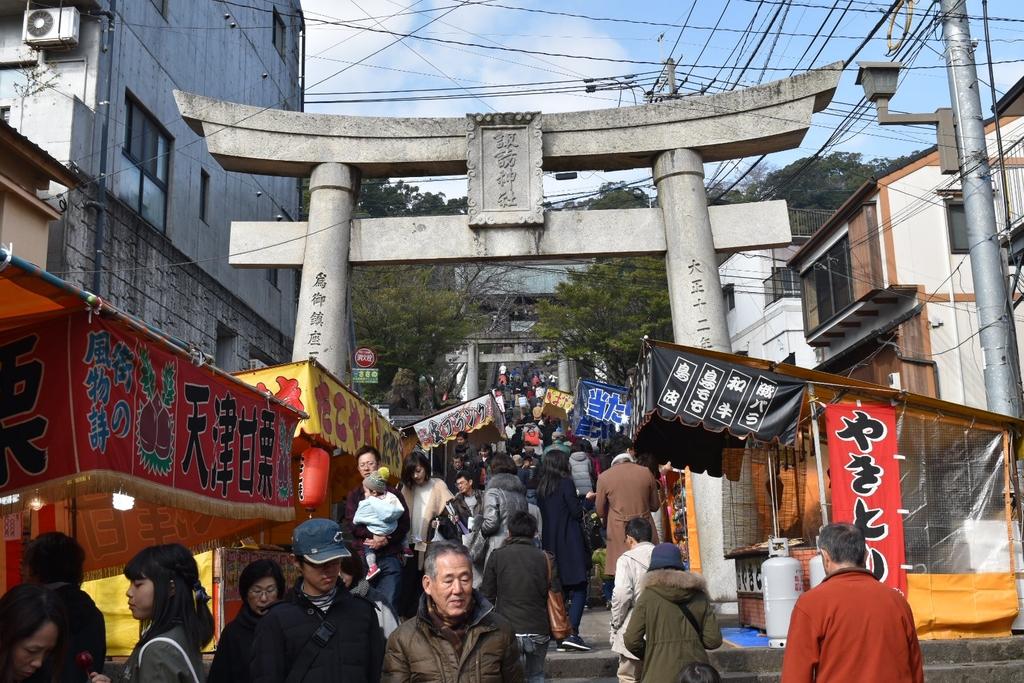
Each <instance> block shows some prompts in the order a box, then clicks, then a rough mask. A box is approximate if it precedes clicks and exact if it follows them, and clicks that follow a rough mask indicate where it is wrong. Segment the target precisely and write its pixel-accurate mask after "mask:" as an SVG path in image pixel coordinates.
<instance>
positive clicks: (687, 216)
mask: <svg viewBox="0 0 1024 683" xmlns="http://www.w3.org/2000/svg"><path fill="white" fill-rule="evenodd" d="M654 184H655V186H656V187H657V188H658V204H659V205H660V206H661V211H662V217H663V220H664V223H665V246H666V251H665V270H666V274H667V275H668V298H669V305H670V306H671V309H672V335H673V336H674V337H675V341H676V343H677V344H687V345H689V346H699V347H701V348H706V349H714V350H716V351H725V352H730V351H731V350H732V346H731V344H730V342H729V327H728V324H727V322H726V316H725V301H724V297H723V296H722V284H721V282H720V281H719V278H718V261H717V260H716V258H715V247H714V240H713V236H712V231H711V217H710V215H709V214H708V204H707V191H706V190H705V189H704V161H703V159H702V158H701V155H700V154H699V153H698V152H695V151H693V150H690V149H674V150H670V151H668V152H664V153H663V154H661V155H659V156H658V157H657V158H656V159H655V161H654ZM685 447H686V445H685V444H680V448H685ZM692 483H693V501H688V504H692V505H694V508H695V512H696V515H697V533H698V535H699V537H700V567H701V574H702V575H703V576H704V578H705V580H706V581H707V583H708V592H709V594H710V595H711V596H712V597H713V598H716V599H722V598H723V597H727V596H728V597H731V596H733V595H735V591H736V576H735V561H734V560H727V559H725V552H724V546H725V543H724V535H723V519H722V504H721V501H722V480H721V478H715V477H711V476H708V475H707V474H694V475H692ZM725 604H726V605H730V606H735V603H732V602H726V603H725Z"/></svg>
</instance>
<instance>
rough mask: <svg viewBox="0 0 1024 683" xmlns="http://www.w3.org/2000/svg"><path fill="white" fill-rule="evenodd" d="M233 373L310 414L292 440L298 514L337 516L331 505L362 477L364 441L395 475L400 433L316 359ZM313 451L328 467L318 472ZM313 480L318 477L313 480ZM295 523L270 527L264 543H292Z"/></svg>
mask: <svg viewBox="0 0 1024 683" xmlns="http://www.w3.org/2000/svg"><path fill="white" fill-rule="evenodd" d="M235 377H237V378H238V379H240V380H242V381H243V382H245V383H246V384H248V385H251V386H253V387H255V388H256V389H258V390H259V391H262V392H269V393H272V394H273V395H274V396H276V397H277V398H279V399H280V400H282V401H284V402H286V403H288V404H289V405H291V406H293V407H295V408H296V409H298V410H302V411H304V412H305V413H306V414H307V415H308V417H306V418H305V419H303V420H300V421H299V423H298V424H297V425H296V427H295V438H294V440H293V441H292V452H291V455H292V468H293V472H292V474H293V476H294V478H295V481H296V482H299V483H300V486H301V488H302V493H301V494H300V495H298V496H296V499H295V512H296V518H298V519H306V518H308V517H310V516H313V517H333V518H335V519H337V515H336V514H333V511H332V509H331V506H332V505H334V504H337V503H339V502H340V501H343V500H344V498H345V496H346V495H348V492H349V491H351V490H352V489H353V488H354V487H355V486H356V485H357V484H359V482H360V481H361V477H359V472H358V471H357V470H356V462H355V458H354V457H353V456H354V455H355V453H356V451H357V450H358V449H359V448H360V447H362V446H364V445H370V446H374V447H375V448H376V449H377V450H378V451H380V454H381V461H382V462H381V464H382V465H386V466H387V467H388V468H389V469H390V470H391V472H392V474H393V475H395V476H397V474H398V471H399V469H400V468H401V460H402V452H401V435H400V434H399V431H398V430H397V429H396V428H395V427H394V426H392V424H391V423H390V422H389V421H388V419H387V418H385V417H384V416H383V415H382V414H381V413H380V411H378V410H377V409H376V408H374V407H373V406H372V405H370V404H369V403H368V402H367V401H366V400H365V399H363V398H362V397H361V396H359V395H358V394H356V393H355V392H354V391H352V390H351V389H349V388H348V387H347V386H345V385H344V384H343V383H342V382H341V380H339V379H338V378H337V377H335V376H334V375H332V374H331V373H330V372H328V371H327V369H326V368H324V367H323V366H322V365H320V363H318V362H317V361H316V360H313V359H310V360H304V361H298V362H294V363H284V364H282V365H273V366H270V367H265V368H260V369H258V370H248V371H245V372H238V373H235ZM311 449H316V450H318V451H320V452H321V453H322V454H323V457H324V458H325V459H324V460H323V466H324V467H326V468H327V469H326V470H325V471H323V472H321V471H319V465H318V464H317V463H313V462H312V458H311V456H314V455H315V456H319V455H321V453H314V452H312V451H311ZM304 456H305V462H304V460H303V458H304ZM314 470H317V471H314ZM321 475H322V477H321ZM313 478H315V479H317V481H312V479H313ZM324 483H326V486H325V485H324ZM293 526H294V525H293V524H284V525H277V526H275V527H273V528H269V529H266V530H265V532H266V533H265V535H264V537H263V541H264V542H266V543H274V544H287V543H291V532H292V527H293Z"/></svg>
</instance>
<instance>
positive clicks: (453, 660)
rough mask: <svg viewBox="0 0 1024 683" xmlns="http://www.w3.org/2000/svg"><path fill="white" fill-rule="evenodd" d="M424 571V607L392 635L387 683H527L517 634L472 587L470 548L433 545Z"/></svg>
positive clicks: (387, 653)
mask: <svg viewBox="0 0 1024 683" xmlns="http://www.w3.org/2000/svg"><path fill="white" fill-rule="evenodd" d="M424 572H425V574H424V576H423V590H424V595H423V597H422V598H420V607H419V611H418V612H417V614H416V616H415V617H414V618H412V619H409V620H408V621H406V622H405V623H403V624H402V625H401V626H399V627H398V629H397V630H396V631H395V632H394V633H392V634H391V637H390V638H389V639H388V646H387V649H386V650H385V653H384V675H383V677H382V678H381V681H382V683H412V681H416V682H417V683H421V682H428V683H429V682H431V681H438V682H440V681H449V682H452V683H523V669H522V665H521V664H520V661H519V646H518V644H517V641H516V636H515V634H514V633H513V632H512V629H511V627H510V626H509V625H508V622H506V621H505V620H504V619H502V618H501V617H500V616H498V615H497V614H496V613H495V612H494V607H493V606H492V605H491V603H490V602H488V601H487V598H485V597H484V596H483V595H481V594H480V593H478V592H477V591H474V590H473V561H472V560H471V559H470V556H469V551H468V550H467V549H466V547H465V546H463V545H459V544H457V543H452V542H450V541H439V542H436V543H431V544H430V546H429V547H428V549H427V555H426V560H425V562H424ZM439 669H440V670H439Z"/></svg>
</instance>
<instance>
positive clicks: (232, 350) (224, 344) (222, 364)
mask: <svg viewBox="0 0 1024 683" xmlns="http://www.w3.org/2000/svg"><path fill="white" fill-rule="evenodd" d="M237 352H238V335H237V334H235V331H234V330H232V329H231V328H229V327H227V326H226V325H224V324H223V323H220V322H218V323H217V349H216V352H215V353H216V355H215V360H216V363H217V367H218V368H220V369H221V370H225V371H227V372H234V371H235V370H240V369H241V368H238V367H237V365H238V353H237Z"/></svg>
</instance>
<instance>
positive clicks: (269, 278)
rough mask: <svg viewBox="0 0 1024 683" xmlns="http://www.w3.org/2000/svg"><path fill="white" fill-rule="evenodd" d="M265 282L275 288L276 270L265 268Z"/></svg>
mask: <svg viewBox="0 0 1024 683" xmlns="http://www.w3.org/2000/svg"><path fill="white" fill-rule="evenodd" d="M267 282H269V283H270V284H272V285H274V286H275V287H277V268H267ZM278 289H280V287H278Z"/></svg>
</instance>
